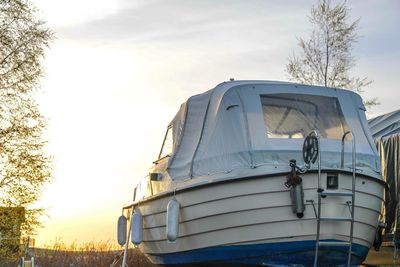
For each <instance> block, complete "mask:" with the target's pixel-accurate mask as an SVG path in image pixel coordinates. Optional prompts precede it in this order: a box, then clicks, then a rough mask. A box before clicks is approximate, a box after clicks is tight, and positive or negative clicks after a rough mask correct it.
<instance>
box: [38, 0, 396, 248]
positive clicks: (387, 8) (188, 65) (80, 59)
mask: <svg viewBox="0 0 400 267" xmlns="http://www.w3.org/2000/svg"><path fill="white" fill-rule="evenodd" d="M32 2H33V3H34V4H35V5H36V6H37V7H38V8H39V13H38V14H39V16H40V17H41V18H42V19H44V20H45V21H47V25H48V27H50V28H51V29H52V30H53V31H54V33H55V36H56V39H55V40H54V42H53V43H52V44H51V48H50V49H49V50H48V51H47V55H46V58H45V59H44V61H43V66H44V68H45V71H46V75H45V77H44V78H43V80H42V86H41V87H42V92H41V93H40V94H39V96H38V101H39V104H40V106H41V110H42V112H43V114H44V116H45V117H47V118H48V121H49V122H48V129H47V132H46V138H47V139H48V141H49V143H48V147H47V150H48V153H49V154H50V155H52V157H53V159H54V163H53V166H54V172H53V176H54V178H53V182H52V183H51V184H48V185H46V188H45V189H44V191H43V194H42V200H41V202H40V203H39V205H42V206H44V207H45V208H47V213H48V217H47V218H44V227H43V228H42V229H40V230H39V234H38V236H37V237H36V241H37V244H38V246H44V245H45V244H50V243H52V242H55V240H57V239H60V240H62V241H64V242H65V243H67V244H68V243H72V242H77V243H82V242H89V241H111V242H113V241H114V240H115V239H116V223H117V219H118V216H119V215H120V214H121V208H122V206H123V205H124V204H128V203H130V201H131V199H132V196H133V188H134V187H135V185H136V183H137V182H138V180H139V179H140V178H142V177H144V176H145V175H146V174H147V173H148V170H149V168H150V167H151V162H152V161H154V160H155V159H156V157H157V155H158V153H159V149H160V146H161V143H162V139H163V137H164V134H165V130H166V127H167V125H168V123H169V122H170V120H172V118H173V116H174V114H175V112H177V111H178V108H179V106H180V104H181V103H182V102H184V101H185V100H186V99H187V98H188V97H190V96H191V95H193V94H198V93H201V92H204V91H206V90H208V89H211V88H213V87H215V85H217V84H218V83H220V82H223V81H226V80H229V78H235V79H236V80H242V79H243V80H246V79H250V80H254V79H262V80H279V81H287V80H288V77H287V75H286V74H285V64H286V63H287V60H288V56H289V54H290V53H292V52H293V51H298V50H297V38H298V37H303V38H307V36H308V35H309V33H310V30H311V25H310V24H309V22H308V19H307V16H308V14H309V11H310V8H311V6H312V5H313V4H315V3H316V1H311V0H301V1H289V0H283V1H267V0H265V1H254V0H250V1H235V0H231V1H227V0H218V1H213V0H197V1H194V0H181V1H174V0H168V1H165V0H164V1H162V0H145V1H144V0H143V1H142V0H135V1H133V0H85V1H82V0H68V1H67V0H58V1H54V0H33V1H32ZM348 5H349V7H350V8H351V18H352V19H357V18H361V21H360V29H359V33H360V35H361V36H362V37H361V39H360V40H359V42H358V43H357V44H356V45H355V46H354V50H353V55H354V56H355V58H356V60H357V63H358V64H357V66H356V67H355V68H354V70H353V73H354V75H356V76H360V77H365V76H367V77H369V78H370V79H372V80H373V81H374V82H373V83H372V84H371V85H370V86H369V87H368V88H366V91H365V93H364V94H363V95H362V96H363V97H364V98H366V99H370V98H373V97H378V98H379V101H380V103H381V105H379V106H376V107H374V108H372V109H371V110H369V111H368V112H369V113H368V116H370V117H373V116H376V115H380V114H383V113H386V112H390V111H393V110H395V109H398V108H399V106H400V105H399V104H398V101H399V99H400V93H399V86H398V85H399V84H400V75H399V73H400V71H399V66H400V64H399V63H400V50H399V47H400V32H399V31H400V30H399V27H398V25H400V1H396V0H392V1H390V0H382V1H372V0H354V1H348Z"/></svg>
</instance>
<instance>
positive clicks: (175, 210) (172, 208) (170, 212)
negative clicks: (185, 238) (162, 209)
mask: <svg viewBox="0 0 400 267" xmlns="http://www.w3.org/2000/svg"><path fill="white" fill-rule="evenodd" d="M179 208H180V205H179V202H178V201H177V200H176V199H175V198H173V199H171V200H170V201H169V202H168V206H167V239H168V241H170V242H175V241H176V239H177V238H178V234H179Z"/></svg>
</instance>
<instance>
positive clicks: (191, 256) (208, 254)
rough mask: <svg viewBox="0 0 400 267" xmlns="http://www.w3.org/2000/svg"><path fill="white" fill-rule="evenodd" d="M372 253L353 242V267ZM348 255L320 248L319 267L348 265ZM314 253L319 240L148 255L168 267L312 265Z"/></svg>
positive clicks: (339, 249)
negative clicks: (190, 266) (192, 266)
mask: <svg viewBox="0 0 400 267" xmlns="http://www.w3.org/2000/svg"><path fill="white" fill-rule="evenodd" d="M324 241H328V240H324ZM330 241H334V240H330ZM178 242H179V241H178ZM368 250H369V249H368V247H365V246H361V245H358V244H355V243H353V246H352V251H353V253H352V261H351V264H352V265H360V264H361V263H362V262H363V261H364V259H365V257H366V256H367V254H368ZM347 252H348V247H346V246H343V247H336V246H335V247H329V246H324V247H320V251H319V253H318V254H319V257H318V262H319V266H341V265H346V263H347ZM314 254H315V241H311V240H310V241H296V242H282V243H266V244H254V245H231V246H218V247H211V248H204V249H197V250H191V251H185V252H177V253H170V254H157V255H154V254H153V255H148V256H149V257H150V258H151V260H152V261H153V262H155V263H157V264H161V265H167V266H184V265H194V266H312V265H313V262H314Z"/></svg>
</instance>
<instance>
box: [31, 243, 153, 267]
mask: <svg viewBox="0 0 400 267" xmlns="http://www.w3.org/2000/svg"><path fill="white" fill-rule="evenodd" d="M121 252H122V250H121V249H120V248H119V247H116V246H115V245H113V244H111V243H110V242H97V243H94V242H90V243H85V244H81V245H76V244H72V245H69V246H66V245H65V244H63V243H62V242H56V243H54V244H53V245H51V246H48V247H46V248H37V249H35V252H34V253H35V265H37V266H41V267H55V266H57V267H94V266H96V267H103V266H104V267H109V266H110V265H111V263H112V262H113V261H114V259H115V258H116V257H118V255H120V254H121ZM127 264H128V266H130V267H155V265H153V264H151V263H150V262H149V261H148V260H147V258H146V257H145V256H144V255H143V254H142V253H140V251H139V250H138V249H130V251H129V254H128V258H127ZM116 266H118V267H119V266H121V261H120V262H119V265H116Z"/></svg>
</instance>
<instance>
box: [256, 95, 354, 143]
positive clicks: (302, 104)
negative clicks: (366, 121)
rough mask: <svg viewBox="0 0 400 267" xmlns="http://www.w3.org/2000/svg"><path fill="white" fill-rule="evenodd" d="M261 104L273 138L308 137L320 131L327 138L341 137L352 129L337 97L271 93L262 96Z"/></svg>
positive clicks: (270, 135)
mask: <svg viewBox="0 0 400 267" xmlns="http://www.w3.org/2000/svg"><path fill="white" fill-rule="evenodd" d="M261 103H262V108H263V112H264V121H265V125H266V127H267V136H268V137H269V138H305V137H306V136H307V135H308V134H309V133H310V132H311V131H313V130H318V131H319V133H320V134H321V136H322V137H323V138H329V139H341V138H342V136H343V134H344V133H345V132H346V131H348V126H347V123H346V120H345V118H344V116H343V113H342V109H341V108H340V104H339V101H338V100H337V98H334V97H327V96H315V95H302V94H271V95H263V96H261Z"/></svg>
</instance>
